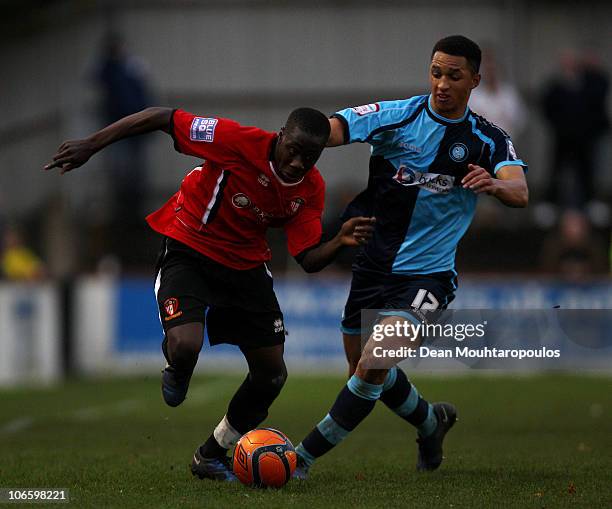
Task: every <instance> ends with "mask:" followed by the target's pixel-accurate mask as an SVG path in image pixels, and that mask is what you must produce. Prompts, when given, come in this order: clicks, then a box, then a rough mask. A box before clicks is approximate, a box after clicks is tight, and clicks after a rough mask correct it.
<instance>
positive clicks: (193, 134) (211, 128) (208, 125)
mask: <svg viewBox="0 0 612 509" xmlns="http://www.w3.org/2000/svg"><path fill="white" fill-rule="evenodd" d="M218 122H219V119H217V118H203V117H195V118H194V119H193V120H192V122H191V129H190V130H189V138H190V139H191V141H205V142H207V143H212V142H213V141H215V129H216V127H217V123H218Z"/></svg>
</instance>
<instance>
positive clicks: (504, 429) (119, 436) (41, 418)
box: [0, 374, 612, 509]
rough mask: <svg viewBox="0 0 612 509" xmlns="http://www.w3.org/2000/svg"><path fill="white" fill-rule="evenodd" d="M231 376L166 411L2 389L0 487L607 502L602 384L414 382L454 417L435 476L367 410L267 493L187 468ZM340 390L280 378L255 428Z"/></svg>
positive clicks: (115, 397)
mask: <svg viewBox="0 0 612 509" xmlns="http://www.w3.org/2000/svg"><path fill="white" fill-rule="evenodd" d="M241 378H242V377H238V376H212V375H211V376H206V377H198V378H195V379H194V380H193V382H192V387H191V391H190V394H189V399H188V400H187V401H186V402H185V403H184V404H183V405H182V406H181V407H179V408H176V409H171V408H168V407H165V406H164V405H163V403H162V401H161V396H160V390H159V378H158V377H157V376H150V377H137V378H130V379H121V380H117V379H113V380H98V381H79V382H71V383H68V384H65V385H63V386H61V387H57V388H52V389H15V390H2V391H0V401H1V402H2V404H1V405H0V488H16V487H21V488H67V489H69V490H70V496H71V502H70V504H69V505H70V506H72V507H79V508H81V507H118V508H122V509H125V508H132V507H134V508H141V507H149V508H165V507H167V508H174V507H176V508H178V507H181V508H190V507H193V508H204V507H215V508H217V507H232V508H233V507H249V508H253V507H265V508H266V509H268V508H275V507H287V506H292V507H307V508H320V507H321V508H322V507H325V508H332V507H333V508H338V507H350V508H351V509H355V508H359V507H410V508H420V507H422V508H432V507H436V508H460V507H466V508H488V507H494V508H498V507H499V508H506V507H517V508H530V507H533V508H556V507H571V508H578V507H585V508H598V507H607V508H609V507H612V474H611V472H612V379H610V378H609V377H608V378H606V377H595V376H593V377H590V376H577V375H576V376H571V375H561V374H559V375H545V376H533V377H510V376H503V377H502V376H488V377H486V376H470V377H435V378H433V377H431V378H429V377H425V378H415V380H414V381H415V383H416V384H417V386H418V387H419V390H420V391H421V393H423V394H424V395H425V397H427V398H429V399H430V401H436V400H448V401H452V402H453V403H455V404H456V405H457V408H458V412H459V419H460V420H459V422H458V423H457V425H456V426H455V428H454V429H453V430H452V431H451V432H450V433H449V435H448V437H447V441H446V446H445V455H446V460H445V462H444V463H443V464H442V467H441V468H440V469H439V470H438V471H436V472H433V473H427V474H422V473H421V474H419V473H417V472H416V471H415V468H414V465H415V461H416V444H415V433H414V430H413V429H412V428H411V427H410V426H409V425H408V424H407V423H405V422H404V421H402V420H400V419H399V418H397V417H396V416H395V415H393V414H392V413H391V412H389V411H388V410H387V409H386V408H385V407H384V406H383V405H382V404H380V403H379V404H378V405H377V407H376V409H375V411H374V412H373V413H372V415H370V416H369V417H368V419H366V421H364V422H363V423H362V425H361V426H360V427H359V428H358V429H357V430H356V431H355V432H354V433H353V434H352V435H351V436H350V437H349V438H348V439H347V440H346V441H345V442H344V443H343V444H342V445H340V446H339V447H337V448H336V449H335V450H333V451H332V452H331V453H330V454H328V455H327V456H325V457H324V458H322V459H321V460H320V461H319V462H318V463H317V464H316V465H315V467H314V469H313V470H312V475H311V478H310V480H308V481H307V482H298V481H292V482H290V483H289V484H288V485H287V486H285V487H284V488H283V489H281V490H256V489H251V488H247V487H244V486H241V485H229V486H228V485H221V484H218V483H214V482H212V481H200V480H199V479H195V478H193V477H192V476H191V474H190V473H189V468H188V464H189V461H190V459H191V454H192V452H193V450H194V449H195V447H196V446H197V445H198V444H199V443H200V442H201V441H203V440H204V439H205V438H206V437H207V436H208V434H209V433H210V431H211V429H212V427H213V426H214V425H215V424H216V423H217V422H218V420H219V419H220V417H221V416H222V415H223V413H224V409H225V406H226V404H227V402H228V400H229V398H230V397H231V395H232V393H233V391H234V390H235V388H236V387H237V386H238V384H239V383H240V381H241ZM342 383H343V380H342V377H341V376H329V377H314V376H312V377H310V376H308V377H306V376H298V375H295V376H293V377H291V376H290V377H289V381H288V382H287V385H286V386H285V389H284V391H283V393H282V394H281V396H280V397H279V399H278V400H277V402H276V403H275V404H274V406H273V407H272V409H271V413H270V416H269V418H268V420H267V421H266V423H265V424H266V425H268V426H272V427H276V428H278V429H280V430H282V431H284V432H285V433H287V434H288V435H289V437H290V438H291V439H292V440H293V441H294V443H297V442H299V440H300V439H301V438H302V437H303V436H304V434H305V433H306V432H308V431H309V430H310V429H311V427H312V426H313V425H314V424H315V423H316V422H318V420H319V419H320V418H321V417H323V416H324V415H325V413H326V412H327V410H328V409H329V407H330V405H331V403H332V401H333V399H334V398H335V396H336V394H337V392H338V389H339V388H340V387H341V385H342ZM19 506H20V507H24V505H23V504H20V505H19ZM36 507H40V504H38V505H36Z"/></svg>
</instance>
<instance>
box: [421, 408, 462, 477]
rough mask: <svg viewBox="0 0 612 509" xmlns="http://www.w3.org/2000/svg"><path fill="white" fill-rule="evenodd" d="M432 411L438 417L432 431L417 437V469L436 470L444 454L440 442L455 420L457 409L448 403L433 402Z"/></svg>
mask: <svg viewBox="0 0 612 509" xmlns="http://www.w3.org/2000/svg"><path fill="white" fill-rule="evenodd" d="M433 411H434V413H435V415H436V418H437V419H438V425H437V426H436V429H435V430H434V431H433V433H432V434H431V435H429V436H427V437H419V438H417V443H418V444H419V455H418V459H417V470H419V471H430V470H436V469H437V468H438V467H439V466H440V464H441V463H442V460H443V459H444V456H443V455H442V442H443V441H444V437H445V435H446V433H447V432H448V430H450V429H451V428H452V427H453V425H454V424H455V421H456V420H457V409H456V408H455V407H454V405H451V404H450V403H434V404H433Z"/></svg>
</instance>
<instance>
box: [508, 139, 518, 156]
mask: <svg viewBox="0 0 612 509" xmlns="http://www.w3.org/2000/svg"><path fill="white" fill-rule="evenodd" d="M508 153H509V154H510V156H511V157H512V159H518V157H516V150H514V145H513V144H512V142H511V141H510V140H508Z"/></svg>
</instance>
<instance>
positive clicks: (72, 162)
mask: <svg viewBox="0 0 612 509" xmlns="http://www.w3.org/2000/svg"><path fill="white" fill-rule="evenodd" d="M95 152H96V150H95V148H94V147H93V144H92V142H91V141H90V140H87V139H85V140H69V141H65V142H64V143H62V144H61V145H60V147H59V148H58V149H57V153H56V154H55V155H54V156H53V159H52V161H51V162H50V163H48V164H46V165H45V166H44V167H43V169H44V170H51V169H52V168H59V169H60V175H63V174H64V173H66V172H67V171H70V170H74V169H75V168H78V167H79V166H82V165H84V164H85V163H86V162H87V161H88V160H89V158H90V157H91V156H92V155H94V154H95Z"/></svg>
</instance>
